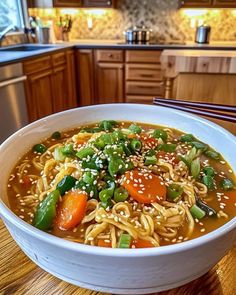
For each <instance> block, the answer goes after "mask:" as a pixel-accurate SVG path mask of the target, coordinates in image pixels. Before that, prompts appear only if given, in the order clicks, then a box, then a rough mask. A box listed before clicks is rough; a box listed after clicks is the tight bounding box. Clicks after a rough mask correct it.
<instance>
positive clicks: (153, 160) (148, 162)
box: [144, 155, 157, 165]
mask: <svg viewBox="0 0 236 295" xmlns="http://www.w3.org/2000/svg"><path fill="white" fill-rule="evenodd" d="M156 163H157V157H156V156H155V155H153V156H147V157H145V161H144V164H145V165H155V164H156Z"/></svg>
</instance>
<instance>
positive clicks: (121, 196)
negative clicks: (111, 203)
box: [114, 187, 129, 203]
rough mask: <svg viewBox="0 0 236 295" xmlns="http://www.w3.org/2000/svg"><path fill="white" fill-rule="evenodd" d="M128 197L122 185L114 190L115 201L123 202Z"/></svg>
mask: <svg viewBox="0 0 236 295" xmlns="http://www.w3.org/2000/svg"><path fill="white" fill-rule="evenodd" d="M128 197H129V193H128V192H127V190H126V189H125V188H123V187H118V188H116V189H115V191H114V200H115V202H116V203H118V202H124V201H125V200H126V199H127V198H128Z"/></svg>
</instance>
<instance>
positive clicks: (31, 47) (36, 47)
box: [0, 45, 56, 52]
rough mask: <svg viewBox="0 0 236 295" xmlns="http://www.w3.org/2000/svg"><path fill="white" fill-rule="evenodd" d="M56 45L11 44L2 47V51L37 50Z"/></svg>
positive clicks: (0, 49)
mask: <svg viewBox="0 0 236 295" xmlns="http://www.w3.org/2000/svg"><path fill="white" fill-rule="evenodd" d="M54 47H56V46H43V45H19V46H10V47H3V48H0V52H1V51H36V50H43V49H50V48H54Z"/></svg>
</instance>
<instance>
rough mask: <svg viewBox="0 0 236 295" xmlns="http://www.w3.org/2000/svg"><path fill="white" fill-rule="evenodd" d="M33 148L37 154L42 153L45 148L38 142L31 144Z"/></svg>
mask: <svg viewBox="0 0 236 295" xmlns="http://www.w3.org/2000/svg"><path fill="white" fill-rule="evenodd" d="M33 150H34V151H35V152H37V153H39V154H43V153H45V152H46V150H47V148H46V146H45V145H44V144H42V143H38V144H35V145H34V146H33Z"/></svg>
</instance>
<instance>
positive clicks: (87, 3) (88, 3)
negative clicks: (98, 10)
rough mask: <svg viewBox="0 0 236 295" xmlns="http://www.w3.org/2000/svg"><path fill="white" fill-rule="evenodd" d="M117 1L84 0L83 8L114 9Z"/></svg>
mask: <svg viewBox="0 0 236 295" xmlns="http://www.w3.org/2000/svg"><path fill="white" fill-rule="evenodd" d="M114 6H115V0H84V1H83V7H104V8H106V7H114Z"/></svg>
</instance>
